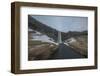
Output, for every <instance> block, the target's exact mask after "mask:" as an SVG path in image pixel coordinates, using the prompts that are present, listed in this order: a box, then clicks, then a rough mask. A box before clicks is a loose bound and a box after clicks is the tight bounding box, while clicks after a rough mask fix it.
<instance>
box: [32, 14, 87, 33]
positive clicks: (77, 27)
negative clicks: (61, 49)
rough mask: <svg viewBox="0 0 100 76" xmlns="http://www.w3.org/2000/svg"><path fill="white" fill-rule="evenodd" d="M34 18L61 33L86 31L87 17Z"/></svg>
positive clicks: (38, 16)
mask: <svg viewBox="0 0 100 76" xmlns="http://www.w3.org/2000/svg"><path fill="white" fill-rule="evenodd" d="M32 17H33V18H35V19H36V20H38V21H40V22H42V23H43V24H46V25H47V26H50V27H52V28H54V29H56V30H58V31H61V32H68V31H86V30H87V29H88V18H87V17H75V16H49V15H48V16H45V15H32Z"/></svg>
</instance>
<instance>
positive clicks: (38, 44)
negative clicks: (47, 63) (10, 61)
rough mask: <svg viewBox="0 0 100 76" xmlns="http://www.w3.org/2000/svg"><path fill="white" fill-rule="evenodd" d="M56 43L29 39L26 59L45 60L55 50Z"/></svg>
mask: <svg viewBox="0 0 100 76" xmlns="http://www.w3.org/2000/svg"><path fill="white" fill-rule="evenodd" d="M56 48H57V45H55V44H53V43H48V42H42V41H38V40H37V41H36V40H29V42H28V60H46V59H48V58H50V56H51V55H52V53H54V52H55V51H56Z"/></svg>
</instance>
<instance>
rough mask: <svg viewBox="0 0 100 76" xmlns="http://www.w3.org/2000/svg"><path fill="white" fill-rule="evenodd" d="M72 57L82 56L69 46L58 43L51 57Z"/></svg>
mask: <svg viewBox="0 0 100 76" xmlns="http://www.w3.org/2000/svg"><path fill="white" fill-rule="evenodd" d="M73 58H84V57H83V56H82V55H80V54H79V53H77V52H75V50H74V49H72V48H71V47H69V46H67V45H65V44H60V45H59V47H58V49H57V51H56V52H55V54H53V55H52V58H51V59H73Z"/></svg>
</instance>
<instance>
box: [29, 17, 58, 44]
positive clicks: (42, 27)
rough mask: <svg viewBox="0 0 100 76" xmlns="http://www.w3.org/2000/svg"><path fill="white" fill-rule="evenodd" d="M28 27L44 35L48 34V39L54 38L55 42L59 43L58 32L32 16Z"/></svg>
mask: <svg viewBox="0 0 100 76" xmlns="http://www.w3.org/2000/svg"><path fill="white" fill-rule="evenodd" d="M28 26H29V28H31V29H33V30H36V31H39V32H41V33H42V34H46V35H47V36H48V37H50V38H53V39H54V41H55V42H57V35H58V33H57V30H56V29H53V28H51V27H49V26H47V25H46V24H43V23H41V22H39V21H38V20H36V19H35V18H33V17H32V16H30V15H29V16H28Z"/></svg>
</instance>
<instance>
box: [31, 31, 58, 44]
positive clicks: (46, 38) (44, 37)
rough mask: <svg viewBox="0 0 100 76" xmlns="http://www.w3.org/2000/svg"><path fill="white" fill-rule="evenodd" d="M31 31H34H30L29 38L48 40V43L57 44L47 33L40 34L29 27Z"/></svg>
mask: <svg viewBox="0 0 100 76" xmlns="http://www.w3.org/2000/svg"><path fill="white" fill-rule="evenodd" d="M30 30H31V31H34V32H33V33H32V39H31V40H39V41H41V42H48V43H54V44H56V45H58V43H56V42H54V40H53V39H52V38H50V37H48V36H47V35H45V34H42V33H40V32H38V31H36V30H32V29H30Z"/></svg>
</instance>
